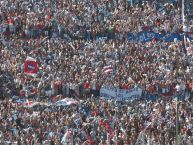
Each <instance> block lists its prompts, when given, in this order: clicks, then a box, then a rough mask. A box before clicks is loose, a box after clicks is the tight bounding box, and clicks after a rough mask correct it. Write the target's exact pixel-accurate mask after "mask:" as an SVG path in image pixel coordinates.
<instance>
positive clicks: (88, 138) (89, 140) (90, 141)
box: [87, 134, 94, 145]
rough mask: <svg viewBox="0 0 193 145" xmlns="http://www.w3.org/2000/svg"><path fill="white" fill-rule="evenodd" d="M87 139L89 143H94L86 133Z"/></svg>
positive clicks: (91, 144) (90, 144)
mask: <svg viewBox="0 0 193 145" xmlns="http://www.w3.org/2000/svg"><path fill="white" fill-rule="evenodd" d="M87 140H88V142H89V145H94V141H93V139H92V137H91V136H90V134H87Z"/></svg>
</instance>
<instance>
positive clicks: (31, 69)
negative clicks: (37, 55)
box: [24, 57, 38, 75]
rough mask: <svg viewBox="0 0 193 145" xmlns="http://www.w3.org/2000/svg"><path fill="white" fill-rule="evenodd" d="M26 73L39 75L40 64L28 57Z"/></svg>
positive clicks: (25, 64)
mask: <svg viewBox="0 0 193 145" xmlns="http://www.w3.org/2000/svg"><path fill="white" fill-rule="evenodd" d="M24 73H25V74H29V75H36V74H37V73H38V63H37V62H36V60H35V59H34V58H31V57H27V59H26V61H25V63H24Z"/></svg>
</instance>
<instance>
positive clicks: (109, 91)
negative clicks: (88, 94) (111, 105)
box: [100, 87, 142, 101]
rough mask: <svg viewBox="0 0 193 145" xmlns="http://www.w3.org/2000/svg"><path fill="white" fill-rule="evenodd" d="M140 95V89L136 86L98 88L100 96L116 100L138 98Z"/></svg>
mask: <svg viewBox="0 0 193 145" xmlns="http://www.w3.org/2000/svg"><path fill="white" fill-rule="evenodd" d="M141 95H142V89H140V88H138V87H137V88H134V89H130V90H125V89H118V88H114V87H102V88H101V89H100V96H101V97H104V98H105V99H114V100H118V101H123V100H136V99H140V98H141Z"/></svg>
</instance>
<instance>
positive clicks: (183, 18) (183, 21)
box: [182, 0, 187, 49]
mask: <svg viewBox="0 0 193 145" xmlns="http://www.w3.org/2000/svg"><path fill="white" fill-rule="evenodd" d="M182 25H183V26H182V29H183V33H184V37H183V39H184V46H185V49H186V47H187V45H186V36H185V16H184V0H182Z"/></svg>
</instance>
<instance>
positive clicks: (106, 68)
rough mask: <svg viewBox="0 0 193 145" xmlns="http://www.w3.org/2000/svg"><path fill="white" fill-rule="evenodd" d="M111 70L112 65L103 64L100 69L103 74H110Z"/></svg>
mask: <svg viewBox="0 0 193 145" xmlns="http://www.w3.org/2000/svg"><path fill="white" fill-rule="evenodd" d="M112 72H113V66H112V65H108V66H104V67H103V69H102V73H103V74H110V73H112Z"/></svg>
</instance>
